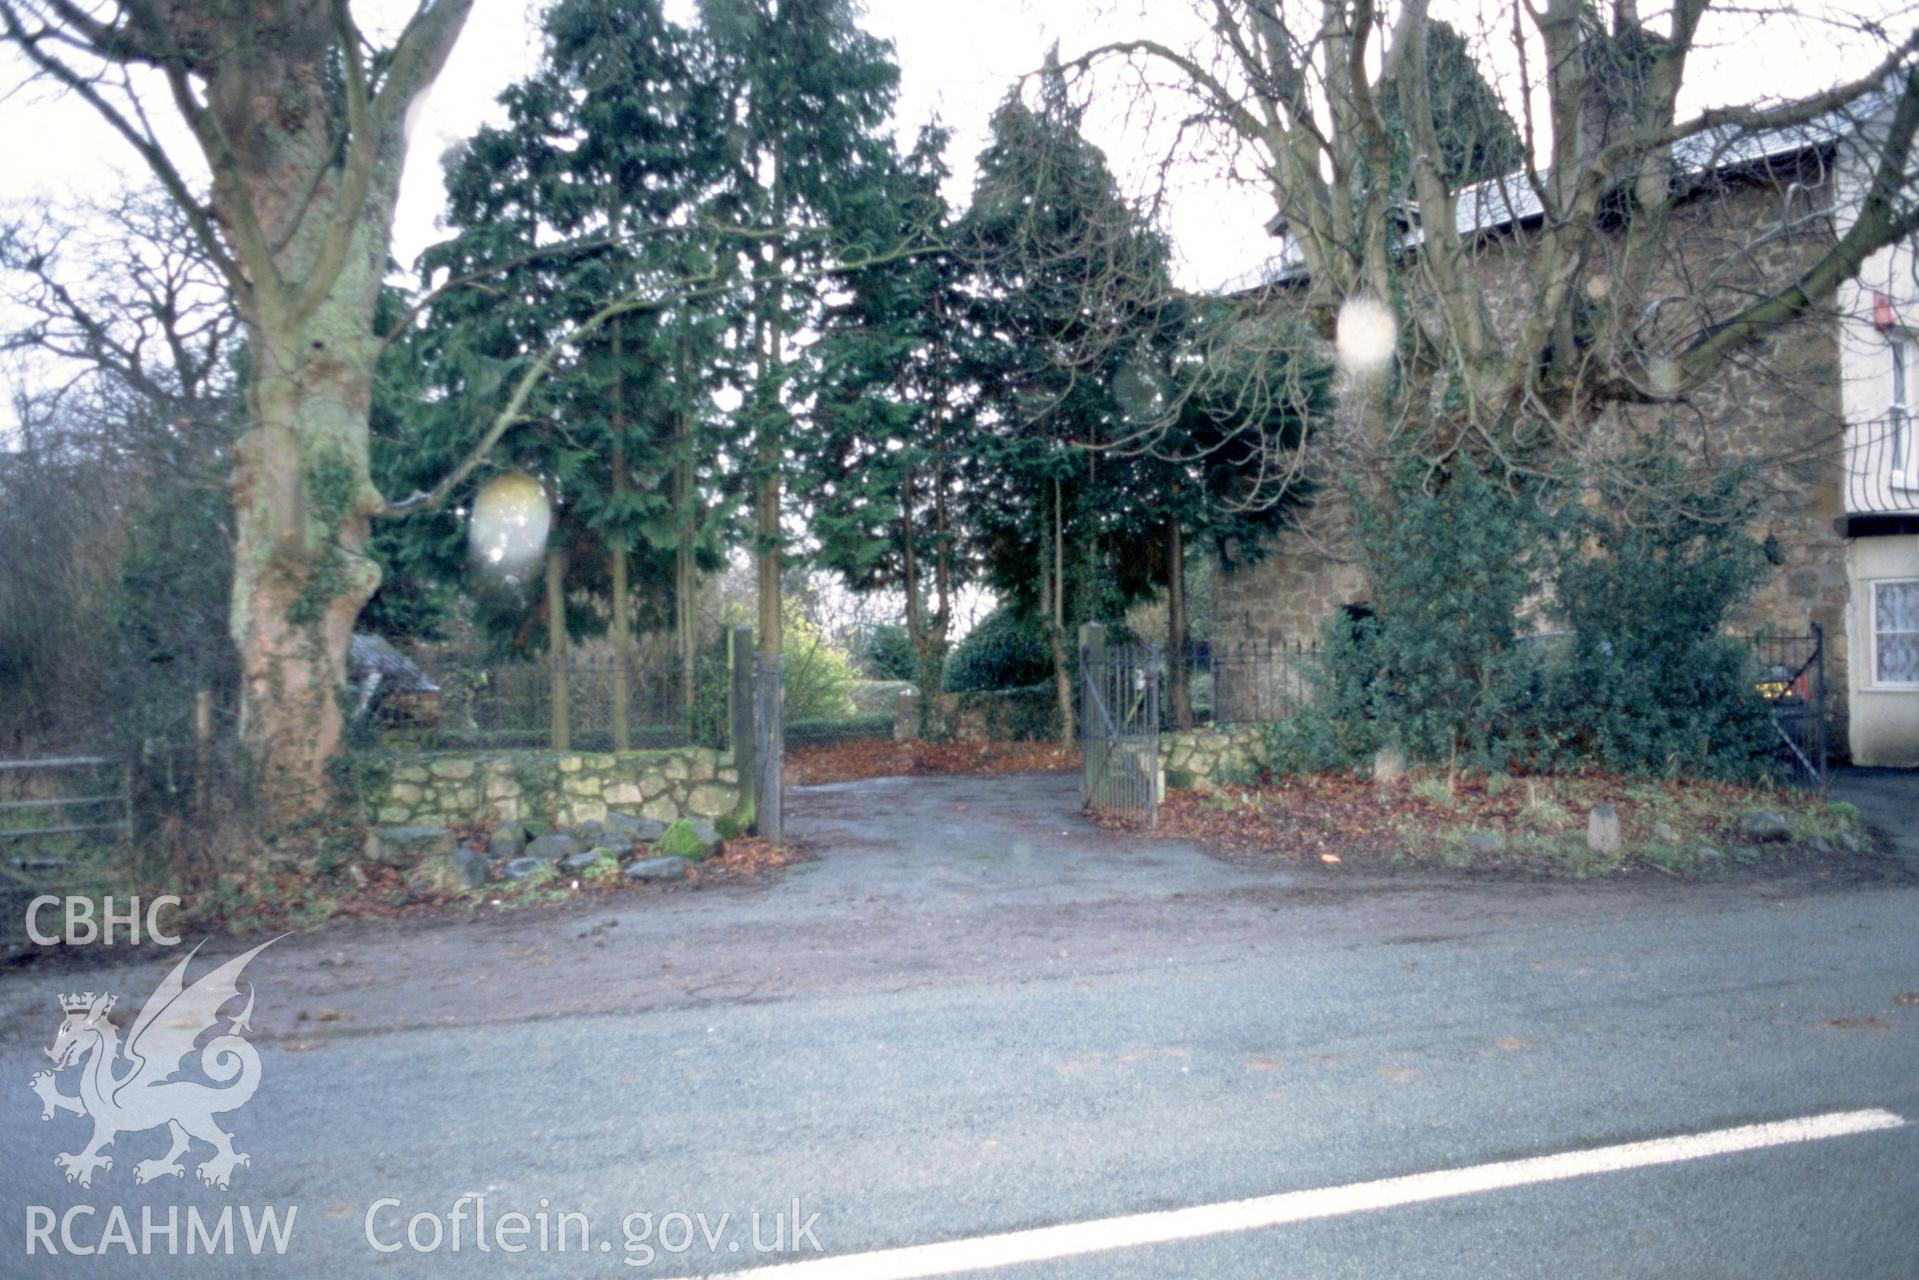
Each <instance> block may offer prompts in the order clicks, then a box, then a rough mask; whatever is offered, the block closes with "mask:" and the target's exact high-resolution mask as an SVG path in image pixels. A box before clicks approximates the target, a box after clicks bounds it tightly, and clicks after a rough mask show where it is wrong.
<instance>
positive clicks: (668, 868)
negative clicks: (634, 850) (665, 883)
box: [620, 854, 686, 880]
mask: <svg viewBox="0 0 1919 1280" xmlns="http://www.w3.org/2000/svg"><path fill="white" fill-rule="evenodd" d="M620 874H621V875H623V876H625V877H626V878H627V879H628V880H684V879H685V878H686V859H685V858H679V857H675V856H673V855H672V854H667V855H665V856H664V857H659V858H641V859H639V860H638V861H636V862H629V863H627V864H626V866H625V868H624V869H622V870H621V872H620Z"/></svg>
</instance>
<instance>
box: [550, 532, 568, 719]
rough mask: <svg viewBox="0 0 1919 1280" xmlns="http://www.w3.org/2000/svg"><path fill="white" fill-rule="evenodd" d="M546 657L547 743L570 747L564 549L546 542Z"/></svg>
mask: <svg viewBox="0 0 1919 1280" xmlns="http://www.w3.org/2000/svg"><path fill="white" fill-rule="evenodd" d="M546 657H547V662H548V664H549V670H550V671H551V673H552V678H553V707H552V712H553V714H552V718H551V723H550V725H549V734H548V736H549V738H550V739H551V740H550V741H549V743H548V746H549V747H551V748H552V749H553V750H554V751H570V750H572V749H573V696H572V688H571V686H570V682H569V680H568V677H569V675H570V674H571V673H570V672H569V671H568V670H567V665H566V664H567V653H566V552H565V551H564V550H563V549H561V548H560V547H557V546H551V545H549V546H548V547H547V552H546Z"/></svg>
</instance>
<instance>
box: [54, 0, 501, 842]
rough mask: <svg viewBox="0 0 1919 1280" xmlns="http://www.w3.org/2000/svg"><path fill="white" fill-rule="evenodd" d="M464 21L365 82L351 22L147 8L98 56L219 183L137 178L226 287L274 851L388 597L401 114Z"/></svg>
mask: <svg viewBox="0 0 1919 1280" xmlns="http://www.w3.org/2000/svg"><path fill="white" fill-rule="evenodd" d="M469 6H470V0H438V2H437V3H433V4H430V5H423V6H422V7H421V8H420V9H419V10H418V11H417V13H416V14H415V16H414V19H413V21H411V22H410V23H409V24H408V25H407V28H406V30H405V33H404V34H403V35H402V36H401V37H400V39H399V40H398V42H397V43H396V45H395V47H394V48H393V49H392V50H391V51H389V53H388V55H387V56H386V57H385V59H384V61H383V63H382V65H381V68H380V74H379V75H378V76H377V77H376V76H374V75H372V74H370V73H369V68H368V66H367V64H366V61H365V51H364V49H363V48H362V45H361V41H360V38H359V36H358V33H357V32H354V31H352V30H351V22H350V20H344V21H343V19H344V16H345V14H346V8H345V6H344V5H342V6H339V7H338V9H337V11H336V9H335V8H334V7H331V6H304V7H302V6H294V5H286V4H272V3H268V4H260V5H255V6H227V5H174V6H159V7H157V8H153V9H147V8H142V9H140V10H139V11H138V13H137V14H135V15H134V17H133V18H132V19H131V23H132V25H133V26H135V27H138V28H139V35H138V37H137V38H134V39H131V40H129V41H127V42H126V43H125V44H122V43H121V40H122V38H123V37H126V36H127V35H128V30H126V29H119V30H115V31H114V32H113V38H112V40H111V41H110V42H109V46H108V47H104V48H102V49H100V50H99V52H100V54H101V56H103V57H106V58H108V59H109V60H110V61H112V60H120V59H125V58H127V57H129V56H131V55H129V53H128V51H129V50H136V51H140V50H144V52H143V53H142V54H141V56H146V57H151V58H155V59H156V60H157V61H158V62H159V63H160V64H161V66H162V68H163V69H164V71H165V73H166V75H167V77H168V82H169V83H170V84H172V85H173V86H174V93H173V97H174V105H175V106H176V107H177V108H178V109H179V110H180V111H181V112H182V114H183V115H184V116H185V117H186V118H187V120H188V122H189V124H190V125H191V127H192V129H193V131H194V136H195V137H196V139H197V140H198V142H199V146H200V151H201V153H202V156H203V158H204V160H205V161H206V163H207V165H208V168H209V170H210V171H211V174H212V179H213V181H212V195H211V200H210V202H209V203H208V204H207V205H202V204H201V202H200V201H199V200H197V199H196V198H195V197H194V196H193V194H192V192H191V191H190V189H189V186H188V184H187V183H186V181H185V180H184V179H182V178H181V177H180V170H179V169H178V168H177V167H176V166H175V165H174V163H173V161H172V160H171V159H170V158H169V157H167V156H166V155H165V154H164V153H163V152H161V151H160V150H158V149H154V150H152V151H149V152H147V153H146V154H145V159H146V160H147V163H148V165H149V166H150V167H151V168H152V169H153V170H154V172H155V173H156V174H157V175H158V176H159V177H160V179H161V181H162V183H163V184H164V185H165V186H166V187H167V189H168V191H169V193H170V194H171V195H172V196H173V198H174V200H175V201H176V202H177V203H178V204H179V205H180V207H181V209H182V210H183V211H184V212H185V213H186V215H187V218H188V221H189V222H190V223H191V224H192V225H193V227H194V228H195V231H196V234H197V235H198V236H199V237H200V239H201V241H202V243H203V245H204V247H205V248H206V249H207V251H208V253H209V255H210V256H211V257H212V258H213V260H214V261H215V262H217V263H218V264H219V265H220V267H221V270H222V271H223V273H225V275H226V277H227V280H228V283H229V285H230V287H231V288H232V290H233V293H234V297H235V301H236V306H237V308H238V310H239V312H240V315H241V317H242V319H243V320H244V322H245V325H246V332H247V355H248V365H247V368H248V372H247V386H246V397H247V426H246V429H245V431H244V432H243V433H242V434H241V436H240V439H239V441H238V442H237V443H236V445H235V448H234V460H233V519H234V533H233V541H234V546H233V550H234V572H233V592H232V609H231V614H230V617H229V620H228V625H229V628H230V631H231V634H232V637H233V642H234V645H235V647H236V648H237V649H238V650H239V658H240V670H241V674H242V681H243V683H242V691H241V708H240V721H239V731H240V738H241V745H242V748H243V750H244V751H245V753H246V755H247V757H248V761H249V764H250V766H251V768H252V769H253V770H254V771H255V776H256V777H257V779H258V780H259V784H260V789H259V792H258V796H257V798H258V800H259V803H260V818H261V820H262V822H263V824H264V825H265V826H266V827H267V828H269V829H271V828H274V827H279V826H284V825H287V824H290V823H291V822H293V821H295V820H297V819H300V818H303V817H306V816H308V815H310V814H312V813H314V812H316V811H317V810H319V809H320V808H321V807H323V806H324V805H325V804H326V803H327V801H328V800H329V798H330V793H331V788H330V786H329V777H328V768H327V766H328V764H329V763H330V762H331V761H332V759H333V758H334V756H335V755H336V754H337V753H338V752H339V751H340V749H341V746H342V740H343V736H344V728H345V714H344V711H343V708H342V699H343V698H344V696H345V692H346V655H347V647H348V645H349V644H350V643H351V641H352V638H353V623H354V620H355V619H356V618H357V617H358V616H359V612H360V609H361V607H362V606H363V605H364V604H365V603H366V601H367V599H368V597H370V596H371V595H372V594H373V591H374V588H375V587H377V586H378V585H379V580H380V573H379V568H378V566H377V565H376V564H375V562H374V561H373V560H372V559H371V558H370V557H369V556H368V555H367V553H366V545H367V532H368V521H369V519H370V518H371V517H372V516H373V515H374V514H375V513H377V512H381V511H383V510H385V508H386V503H385V500H384V499H383V498H382V497H381V495H380V493H379V491H378V490H377V489H375V488H374V485H373V481H372V477H371V475H370V473H369V453H368V417H369V414H370V412H371V408H372V397H373V370H374V364H375V362H376V360H377V358H378V352H379V346H378V342H377V340H376V338H375V335H374V313H375V306H376V304H377V302H378V299H379V292H380V284H381V279H382V276H383V273H384V270H385V266H386V257H387V247H388V243H389V241H390V239H391V231H392V219H393V206H394V201H395V199H396V197H397V195H398V192H399V185H400V171H401V167H402V165H403V163H404V161H405V159H406V113H407V108H408V106H409V105H410V104H411V103H412V102H413V100H414V99H415V98H416V97H417V95H418V94H419V93H421V92H422V91H423V90H425V88H426V87H427V86H428V85H430V84H431V83H432V82H433V79H434V77H435V76H436V75H437V74H438V73H439V70H440V67H441V66H442V65H443V64H444V62H445V59H446V55H447V53H448V51H449V50H450V49H451V48H452V45H453V41H454V39H455V38H456V37H457V36H458V34H459V31H460V27H461V25H462V24H463V23H464V22H465V20H466V14H467V10H468V8H469ZM343 27H345V28H346V31H347V34H346V37H345V38H343V37H342V28H343ZM106 30H107V27H106V26H100V27H98V28H97V29H95V31H106ZM208 30H212V31H215V32H217V33H218V34H219V36H220V38H221V39H222V40H226V41H232V42H234V44H233V47H234V48H238V49H244V50H246V54H245V56H229V57H223V58H220V59H217V60H214V61H213V62H211V63H208V64H206V65H196V66H190V65H189V64H188V60H187V56H188V55H187V53H186V52H185V51H189V50H197V49H201V48H204V47H205V42H204V38H205V36H206V34H207V32H208ZM94 33H95V32H94V31H90V32H89V33H88V34H89V35H90V36H91V35H92V34H94ZM156 50H157V51H158V52H157V53H156V52H154V51H156ZM196 76H198V77H201V78H202V85H201V89H200V91H199V92H198V93H196V92H195V91H194V90H193V88H192V87H191V86H192V85H193V84H194V83H195V77H196ZM375 86H377V87H375ZM95 105H96V106H100V105H101V104H100V102H98V101H96V103H95ZM102 109H106V108H102ZM342 125H344V126H346V130H345V132H344V133H343V131H342V128H341V126H342ZM216 229H217V230H216Z"/></svg>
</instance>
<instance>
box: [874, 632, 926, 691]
mask: <svg viewBox="0 0 1919 1280" xmlns="http://www.w3.org/2000/svg"><path fill="white" fill-rule="evenodd" d="M863 656H864V658H865V660H866V666H867V669H868V670H869V671H871V672H872V675H873V678H874V679H875V680H918V679H919V678H920V655H919V651H918V650H916V649H914V648H913V638H912V636H910V635H908V634H907V632H906V628H905V627H902V626H898V625H889V626H884V627H875V628H873V630H872V631H871V632H870V633H869V634H868V635H867V637H866V646H865V653H864V655H863Z"/></svg>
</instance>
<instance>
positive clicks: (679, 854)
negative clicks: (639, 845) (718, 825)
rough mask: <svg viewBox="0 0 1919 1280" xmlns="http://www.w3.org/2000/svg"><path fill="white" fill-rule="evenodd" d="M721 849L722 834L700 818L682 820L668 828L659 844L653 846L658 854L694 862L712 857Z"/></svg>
mask: <svg viewBox="0 0 1919 1280" xmlns="http://www.w3.org/2000/svg"><path fill="white" fill-rule="evenodd" d="M719 847H720V833H719V832H717V831H715V830H714V829H713V826H712V824H711V823H708V822H702V821H701V820H700V819H698V818H681V819H680V820H679V821H678V822H675V823H674V824H673V825H672V826H670V827H668V828H667V829H666V834H664V835H662V836H661V837H660V839H659V843H657V844H655V845H654V846H653V848H654V851H655V852H657V853H663V854H671V855H672V856H674V857H676V858H690V859H692V860H693V861H694V862H698V861H700V860H701V859H703V858H707V857H710V856H711V855H712V854H713V852H714V851H715V850H716V849H718V848H719Z"/></svg>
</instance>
